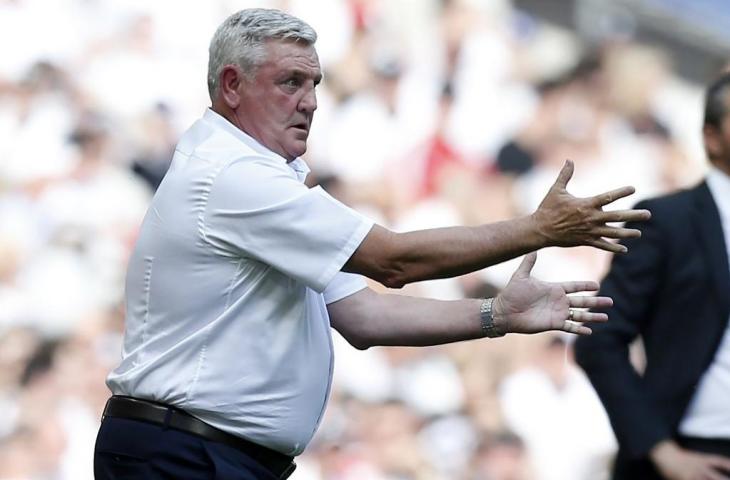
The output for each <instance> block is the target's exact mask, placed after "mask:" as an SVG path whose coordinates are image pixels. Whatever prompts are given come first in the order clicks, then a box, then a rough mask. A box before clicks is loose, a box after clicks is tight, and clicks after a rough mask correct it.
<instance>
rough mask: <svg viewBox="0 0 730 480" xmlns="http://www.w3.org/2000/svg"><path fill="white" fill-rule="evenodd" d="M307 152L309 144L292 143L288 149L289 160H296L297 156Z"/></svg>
mask: <svg viewBox="0 0 730 480" xmlns="http://www.w3.org/2000/svg"><path fill="white" fill-rule="evenodd" d="M306 152H307V144H306V143H305V144H304V145H292V146H291V148H288V149H287V154H288V157H289V161H292V160H294V159H295V158H297V157H301V156H302V155H304V154H305V153H306Z"/></svg>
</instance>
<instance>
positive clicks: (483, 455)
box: [0, 0, 730, 480]
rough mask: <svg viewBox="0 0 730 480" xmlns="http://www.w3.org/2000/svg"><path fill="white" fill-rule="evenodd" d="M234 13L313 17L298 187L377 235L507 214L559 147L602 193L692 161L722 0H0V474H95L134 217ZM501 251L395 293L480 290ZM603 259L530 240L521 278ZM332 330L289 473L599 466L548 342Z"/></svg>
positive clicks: (538, 478) (475, 472) (593, 403)
mask: <svg viewBox="0 0 730 480" xmlns="http://www.w3.org/2000/svg"><path fill="white" fill-rule="evenodd" d="M250 6H270V7H277V8H282V9H284V10H287V11H289V12H291V13H293V14H295V15H297V16H300V17H301V18H303V19H304V20H306V21H308V22H310V23H311V24H312V25H313V26H314V27H315V29H316V30H317V31H318V33H319V40H318V43H317V48H318V51H319V55H320V60H321V63H322V66H323V70H324V74H325V81H324V82H323V84H322V85H321V86H320V87H319V89H318V101H319V109H318V111H317V114H316V115H315V122H314V126H313V129H312V133H311V137H310V147H309V151H308V152H307V154H306V160H307V161H308V163H309V164H310V166H311V167H312V169H313V174H312V176H311V177H310V179H309V182H310V183H311V184H321V185H322V186H324V187H325V188H326V189H327V190H328V191H329V192H330V193H332V194H333V195H335V196H337V197H338V198H340V199H341V200H343V201H344V202H346V203H347V204H349V205H351V206H353V207H355V208H357V209H358V210H360V211H362V212H363V213H365V214H367V215H369V216H371V217H372V218H374V219H375V220H376V221H378V222H380V223H382V224H384V225H386V226H388V227H389V228H392V229H395V230H412V229H420V228H430V227H437V226H446V225H455V224H465V225H473V224H478V223H483V222H493V221H498V220H502V219H507V218H511V217H515V216H520V215H527V214H529V213H531V212H532V211H533V210H534V209H535V208H536V206H537V205H538V204H539V202H540V200H541V199H542V196H543V195H544V194H545V193H546V192H547V189H548V188H549V186H550V185H551V183H552V181H553V180H554V178H555V177H556V175H557V171H558V170H559V168H560V166H561V165H562V163H563V162H564V160H565V159H567V158H569V159H572V160H573V161H575V164H576V173H575V176H574V178H573V180H572V181H571V182H570V184H569V191H571V193H573V194H575V195H579V196H588V195H593V194H597V193H600V192H602V191H605V190H609V189H612V188H615V187H619V186H622V185H625V184H631V185H634V186H636V188H637V193H636V195H634V196H633V197H631V198H629V199H625V200H624V201H620V202H617V205H615V207H614V208H623V207H628V206H630V205H631V204H633V203H635V202H636V201H638V200H640V199H642V198H646V197H648V196H652V195H656V194H660V193H663V192H667V191H669V190H671V189H675V188H680V187H684V186H688V185H691V184H693V183H694V182H696V181H697V180H698V179H699V178H700V177H701V176H702V174H703V172H704V168H705V160H704V155H703V151H702V146H701V140H700V124H701V108H702V88H703V84H704V83H706V82H707V81H708V80H709V79H711V78H712V77H713V76H714V75H715V74H716V73H718V72H719V71H720V69H721V68H722V67H723V63H724V61H725V58H723V55H725V53H724V52H726V51H727V47H728V46H730V41H729V40H728V34H727V32H728V31H730V29H729V28H728V26H729V25H730V22H729V21H728V18H729V17H730V5H728V4H727V3H726V2H725V1H722V0H716V1H710V0H704V1H681V0H644V1H640V0H633V1H629V0H616V1H613V2H601V1H589V0H574V1H567V0H566V1H563V0H560V1H558V0H550V1H549V0H543V1H540V0H535V1H519V0H512V1H510V0H291V1H256V2H254V1H233V0H207V1H203V0H199V1H186V2H179V1H173V0H164V1H163V0H155V1H149V0H54V1H51V2H49V1H44V0H0V45H2V55H0V479H4V480H7V479H14V480H18V479H33V480H35V479H54V480H55V479H62V480H67V479H68V480H83V479H90V478H92V468H91V465H92V453H93V443H94V438H95V434H96V429H97V427H98V422H99V416H100V412H101V410H102V408H103V405H104V402H105V401H106V399H107V397H108V395H109V392H108V390H107V389H106V387H105V385H104V378H105V375H106V373H107V372H108V371H109V370H110V369H111V368H112V367H113V366H115V364H116V362H117V360H118V358H119V357H120V351H121V335H122V333H123V328H124V326H123V322H124V306H123V288H124V274H125V267H126V261H127V258H128V255H129V253H130V249H131V248H132V246H133V243H134V240H135V235H136V231H137V228H138V225H139V223H140V221H141V219H142V216H143V215H144V212H145V209H146V205H147V204H148V202H149V200H150V198H151V196H152V195H153V193H154V190H155V188H156V186H157V185H158V183H159V182H160V180H161V178H162V176H163V175H164V173H165V170H166V168H167V165H168V162H169V160H170V157H171V152H172V150H173V148H174V144H175V141H176V138H177V137H178V136H179V135H180V133H181V132H182V131H184V129H185V128H187V126H188V125H190V124H191V123H192V122H193V121H194V120H195V119H196V118H197V117H199V116H200V115H201V114H202V113H203V111H204V109H205V108H206V107H207V106H208V105H209V102H208V98H207V90H206V82H205V75H206V69H207V46H208V42H209V39H210V37H211V36H212V33H213V31H214V30H215V28H216V26H217V25H218V24H219V23H220V22H221V21H222V20H223V19H224V18H225V17H226V16H228V15H229V14H230V13H232V12H234V11H236V10H238V9H241V8H246V7H250ZM518 261H519V260H515V261H512V262H507V263H505V264H502V265H498V266H495V267H493V268H490V269H487V270H485V271H483V272H478V273H475V274H472V275H467V276H465V277H462V278H458V279H453V280H440V281H433V282H424V283H420V284H415V285H411V286H408V287H407V288H405V289H403V291H402V293H404V294H415V295H425V296H430V297H435V298H443V299H453V298H460V297H464V296H469V297H482V296H490V295H494V294H495V292H497V291H498V290H499V288H500V287H502V286H503V285H504V284H505V283H506V281H507V279H508V278H509V276H510V275H511V273H512V271H513V270H514V268H515V267H516V265H517V262H518ZM609 261H610V255H608V254H606V253H605V252H600V251H597V250H593V249H587V248H573V249H547V250H544V251H542V252H541V253H540V254H539V257H538V262H537V265H536V268H535V270H534V275H535V276H537V277H539V278H541V279H544V280H555V281H557V280H574V279H575V280H577V279H581V280H582V279H586V280H587V279H595V280H599V279H600V278H601V277H602V275H603V273H604V272H605V270H606V268H607V265H608V262H609ZM374 288H382V287H379V286H374ZM335 346H336V367H335V383H334V387H333V391H332V396H331V400H330V404H329V408H328V411H327V414H326V417H325V419H324V421H323V424H322V426H321V428H320V431H319V432H318V434H317V435H316V437H315V439H314V441H313V442H312V444H311V445H310V447H309V449H308V450H307V452H306V453H305V454H304V455H303V456H302V457H300V458H299V460H298V463H299V465H300V467H299V470H298V471H297V472H296V473H295V475H294V476H293V479H294V480H359V479H362V480H371V479H372V480H440V479H446V480H530V479H534V480H553V479H554V480H596V479H598V480H600V479H602V478H606V476H607V472H608V468H609V465H610V462H611V459H612V456H613V455H614V453H615V449H616V443H615V439H614V437H613V434H612V432H611V429H610V426H609V424H608V420H607V417H606V415H605V412H604V411H603V409H602V407H601V405H600V402H599V401H598V399H597V397H596V396H595V393H594V392H593V390H592V387H591V386H590V384H589V383H588V381H587V380H586V378H585V377H584V375H583V374H582V372H581V371H580V370H579V369H578V368H577V367H576V366H575V364H574V362H573V360H572V353H571V339H570V338H569V337H566V336H562V335H558V334H556V335H550V334H543V335H539V336H533V337H526V336H508V337H506V338H504V339H499V340H491V341H486V340H485V341H475V342H470V343H461V344H453V345H447V346H443V347H435V348H421V349H416V348H388V349H386V348H371V349H369V350H367V351H357V350H355V349H353V348H352V347H350V346H348V345H347V344H346V343H345V342H344V341H343V340H342V339H341V338H339V337H337V338H336V339H335ZM634 353H635V360H636V363H637V368H640V364H641V349H640V348H637V349H636V350H635V352H634Z"/></svg>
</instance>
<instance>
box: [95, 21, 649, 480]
mask: <svg viewBox="0 0 730 480" xmlns="http://www.w3.org/2000/svg"><path fill="white" fill-rule="evenodd" d="M315 39H316V34H315V33H314V31H313V30H312V29H311V27H309V26H308V25H306V24H305V23H303V22H302V21H300V20H298V19H296V18H294V17H292V16H289V15H286V14H284V13H282V12H278V11H275V10H261V9H252V10H244V11H241V12H238V13H236V14H234V15H233V16H231V17H229V18H228V19H227V20H226V21H225V22H224V23H223V24H222V25H221V27H220V28H219V29H218V31H217V32H216V34H215V36H214V38H213V40H212V42H211V47H210V65H209V75H208V83H209V89H210V94H211V100H212V108H211V109H208V110H207V111H206V112H205V114H204V116H203V118H202V119H200V120H199V121H197V122H196V123H195V124H194V125H193V126H192V127H191V128H190V129H189V130H188V131H187V132H186V133H185V134H184V135H183V137H182V138H181V140H180V142H179V144H178V146H177V149H176V152H175V156H174V158H173V162H172V165H171V168H170V170H169V172H168V173H167V175H166V177H165V179H164V181H163V182H162V184H161V185H160V188H159V190H158V191H157V194H156V195H155V197H154V199H153V201H152V205H151V207H150V209H149V212H148V213H147V216H146V217H145V220H144V222H143V224H142V227H141V230H140V235H139V239H138V241H137V244H136V246H135V250H134V253H133V255H132V258H131V260H130V264H129V270H128V275H127V290H126V295H127V319H126V332H125V340H124V351H123V358H122V361H121V363H120V365H119V366H118V367H117V368H116V369H115V370H114V371H113V372H112V373H111V374H110V376H109V378H108V385H109V387H110V389H111V390H112V392H113V393H114V397H112V399H111V400H110V401H109V403H108V405H107V408H106V410H105V415H104V420H103V423H102V426H101V429H100V432H99V436H98V439H97V445H96V454H95V474H96V476H97V478H100V479H101V478H104V479H106V478H157V477H160V478H162V477H164V478H185V479H194V478H210V476H211V473H212V472H215V473H216V477H215V478H231V479H234V478H236V479H252V478H262V479H268V478H286V477H287V476H288V475H289V473H290V472H291V471H292V469H293V461H292V460H293V457H294V456H296V455H298V454H300V453H301V452H302V451H303V450H304V448H305V447H306V445H307V443H308V442H309V440H310V439H311V438H312V435H313V434H314V432H315V431H316V429H317V426H318V424H319V422H320V419H321V417H322V413H323V411H324V408H325V405H326V402H327V396H328V394H329V388H330V382H331V378H332V368H333V358H332V345H331V338H330V326H332V327H334V328H335V329H337V330H338V331H339V332H340V333H341V334H342V335H343V336H344V337H345V338H346V339H347V340H348V341H349V342H350V343H352V344H353V345H354V346H356V347H358V348H363V349H364V348H368V347H370V346H372V345H434V344H441V343H447V342H454V341H460V340H467V339H475V338H481V337H485V336H489V337H494V336H501V335H504V334H505V333H508V332H520V333H536V332H541V331H545V330H553V329H558V330H566V331H570V332H574V333H579V334H586V333H590V329H589V328H587V327H585V326H581V325H580V324H579V323H577V322H574V321H572V320H576V321H578V322H591V321H603V320H605V319H606V316H605V315H604V314H597V313H589V312H587V311H583V310H572V309H571V308H570V307H576V308H584V307H601V306H603V307H605V306H607V305H609V304H610V302H611V301H610V299H608V298H605V297H603V298H601V297H568V296H567V294H569V293H575V292H579V291H585V290H595V289H597V285H596V284H595V283H594V282H565V283H558V284H549V283H545V282H540V281H538V280H536V279H533V278H531V277H530V270H531V268H532V265H533V264H534V262H535V254H530V255H528V256H527V257H526V259H525V261H523V263H522V265H521V266H520V267H519V268H518V270H517V271H516V272H515V274H514V276H513V277H512V280H511V281H510V282H509V284H508V285H507V287H506V288H505V289H504V291H503V292H502V293H501V294H500V295H499V296H497V297H496V298H494V299H465V300H460V301H452V302H442V301H436V300H428V299H420V298H413V297H407V296H394V295H385V294H378V293H375V292H374V291H372V290H370V289H368V288H367V286H366V284H365V281H364V279H363V278H362V276H361V275H364V276H367V277H370V278H371V279H373V280H376V281H378V282H381V283H383V284H385V285H387V286H389V287H401V286H403V285H405V284H407V283H410V282H415V281H420V280H426V279H432V278H443V277H449V276H455V275H461V274H464V273H467V272H471V271H474V270H477V269H481V268H485V267H487V266H489V265H492V264H495V263H498V262H501V261H504V260H507V259H509V258H513V257H516V256H519V255H523V254H525V253H528V252H532V251H534V250H537V249H539V248H542V247H545V246H551V245H553V246H574V245H592V246H595V247H597V248H603V249H607V250H611V251H619V250H620V249H622V247H620V246H617V245H616V244H613V243H610V242H608V241H606V240H604V237H609V238H626V237H633V236H637V235H639V231H638V230H632V229H624V228H619V227H609V226H607V225H606V222H613V221H625V220H641V219H646V218H648V215H649V214H648V212H646V211H640V210H627V211H617V212H605V211H603V210H602V207H603V206H604V205H606V204H608V203H611V202H612V201H613V200H615V199H618V198H621V197H624V196H627V195H630V194H631V193H633V189H632V188H630V187H625V188H621V189H618V190H615V191H612V192H608V193H605V194H603V195H599V196H597V197H592V198H587V199H579V198H575V197H573V196H571V195H569V194H568V193H567V192H566V190H565V186H566V184H567V182H568V180H569V179H570V176H571V174H572V168H573V167H572V164H571V163H569V162H568V163H566V166H565V167H564V168H563V170H562V171H561V173H560V176H559V177H558V179H557V181H556V183H555V185H554V186H553V187H552V188H551V190H550V191H549V192H548V194H547V196H546V197H545V199H544V201H543V202H542V204H541V205H540V207H539V208H538V210H537V211H536V212H535V213H534V214H532V215H530V216H528V217H524V218H518V219H515V220H511V221H506V222H500V223H495V224H490V225H482V226H478V227H473V228H467V227H458V228H445V229H435V230H428V231H418V232H409V233H404V234H397V233H394V232H391V231H389V230H387V229H385V228H383V227H381V226H378V225H374V224H373V222H372V221H370V220H368V219H367V218H365V217H363V216H361V215H360V214H358V213H357V212H355V211H353V210H351V209H349V208H348V207H346V206H345V205H343V204H341V203H339V202H338V201H337V200H335V199H333V198H332V197H330V196H329V195H327V194H326V193H325V192H324V191H322V190H321V189H320V188H312V189H310V188H307V187H306V186H305V185H304V184H303V181H304V178H305V176H306V174H307V172H308V168H307V166H306V164H305V163H304V162H303V161H302V160H301V158H299V157H300V156H301V155H302V154H303V153H304V152H305V150H306V141H307V137H308V134H309V129H310V127H311V124H312V118H313V114H314V111H315V109H316V108H317V100H316V96H315V88H316V86H317V84H318V83H319V82H320V80H321V78H322V75H321V71H320V66H319V60H318V57H317V53H316V51H315V49H314V45H313V44H314V41H315ZM346 272H349V273H346Z"/></svg>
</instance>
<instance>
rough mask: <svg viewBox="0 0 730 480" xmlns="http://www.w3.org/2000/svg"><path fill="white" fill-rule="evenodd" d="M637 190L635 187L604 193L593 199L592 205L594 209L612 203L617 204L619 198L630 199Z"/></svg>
mask: <svg viewBox="0 0 730 480" xmlns="http://www.w3.org/2000/svg"><path fill="white" fill-rule="evenodd" d="M635 191H636V189H635V188H634V187H621V188H617V189H615V190H611V191H610V192H606V193H602V194H600V195H596V196H595V197H593V198H591V203H592V204H593V206H594V207H602V206H604V205H608V204H609V203H611V202H615V201H616V200H618V199H619V198H624V197H628V196H629V195H632V194H633V193H634V192H635Z"/></svg>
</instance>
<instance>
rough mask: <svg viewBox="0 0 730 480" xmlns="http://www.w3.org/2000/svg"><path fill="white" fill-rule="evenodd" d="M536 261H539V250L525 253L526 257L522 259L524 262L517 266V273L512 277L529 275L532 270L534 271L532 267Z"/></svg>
mask: <svg viewBox="0 0 730 480" xmlns="http://www.w3.org/2000/svg"><path fill="white" fill-rule="evenodd" d="M536 261H537V252H530V253H528V254H527V255H525V258H523V259H522V263H520V266H519V267H517V270H515V273H514V274H513V275H512V278H515V277H518V278H524V277H529V276H530V272H531V271H532V267H534V266H535V262H536Z"/></svg>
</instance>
